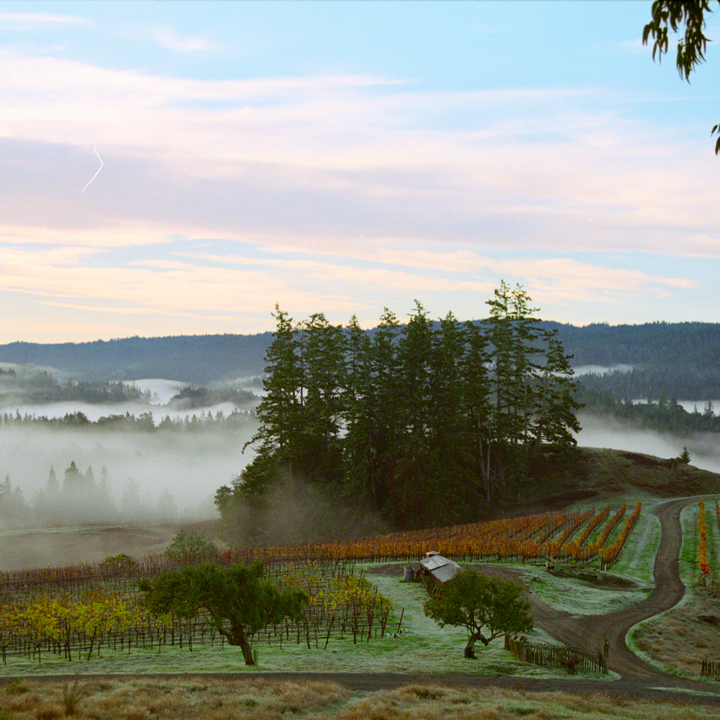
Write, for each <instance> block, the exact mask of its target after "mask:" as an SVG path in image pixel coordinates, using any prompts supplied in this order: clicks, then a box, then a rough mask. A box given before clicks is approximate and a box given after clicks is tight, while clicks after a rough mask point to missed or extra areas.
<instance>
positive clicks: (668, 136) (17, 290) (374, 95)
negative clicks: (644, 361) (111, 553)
mask: <svg viewBox="0 0 720 720" xmlns="http://www.w3.org/2000/svg"><path fill="white" fill-rule="evenodd" d="M650 5H651V3H650V0H636V1H635V2H628V0H619V1H617V2H612V1H606V2H578V1H569V2H554V1H552V0H545V1H543V2H540V1H537V0H535V1H533V2H522V1H521V0H516V1H514V2H507V1H506V2H491V1H489V0H488V1H480V2H432V1H430V0H426V1H413V0H406V1H404V2H385V1H383V2H373V0H365V1H364V2H350V1H346V0H340V1H338V2H333V1H332V0H322V1H320V2H311V1H307V2H301V1H298V2H290V1H287V2H232V1H231V0H228V1H224V2H212V1H209V0H205V1H204V2H172V1H168V2H132V1H130V0H123V1H122V2H111V1H108V0H103V1H102V2H90V1H86V2H63V1H62V0H54V1H53V2H34V1H33V0H22V1H21V2H10V1H7V2H3V1H2V0H0V188H1V191H0V309H1V312H2V323H0V343H9V342H14V341H28V342H47V343H58V342H81V341H90V340H96V339H110V338H121V337H130V336H135V335H139V336H164V335H193V334H206V333H212V334H215V333H243V334H249V333H257V332H263V331H266V330H271V329H272V328H273V327H274V322H275V321H274V319H273V316H272V313H273V311H274V309H275V306H276V304H277V305H279V306H280V308H282V309H283V310H285V311H286V312H288V313H289V314H290V316H291V317H293V318H294V319H295V320H302V319H304V318H307V317H309V316H310V315H311V314H313V313H320V312H322V313H324V314H325V315H326V317H327V318H328V319H329V320H330V321H331V322H333V323H346V322H347V321H348V320H349V319H350V317H351V316H352V315H356V316H357V317H358V319H359V321H360V324H361V325H363V326H364V327H372V326H373V325H375V324H376V323H377V321H378V319H379V317H380V315H381V314H382V312H383V309H384V308H386V307H387V308H390V309H391V310H393V311H394V312H395V313H396V314H397V316H398V317H399V318H400V319H401V320H404V319H406V318H407V317H408V314H409V313H411V312H412V310H413V307H414V301H415V300H419V301H420V302H421V303H422V304H423V305H424V306H425V308H426V309H427V310H428V312H429V314H430V316H431V317H433V318H440V317H443V316H445V315H446V314H447V313H448V312H450V311H452V312H453V313H454V314H455V316H456V317H458V318H459V319H461V320H465V319H475V318H480V317H485V316H486V315H487V305H486V301H487V300H488V299H490V298H491V297H492V295H493V290H494V289H495V288H497V287H498V285H499V284H500V282H501V281H502V280H504V281H505V282H507V283H509V284H510V285H511V286H513V287H514V286H515V285H516V284H519V285H521V286H522V287H523V288H524V289H525V290H526V291H527V292H528V293H529V294H530V296H531V297H532V299H533V301H534V304H535V306H536V307H538V308H539V312H538V316H539V317H542V318H543V319H549V320H556V321H559V322H568V323H572V324H575V325H586V324H588V323H596V322H607V323H610V324H612V325H615V324H622V323H631V324H636V323H644V322H654V321H668V322H682V321H706V322H719V321H720V307H719V304H718V299H720V290H719V289H718V288H719V285H718V277H719V276H720V202H718V192H717V190H718V178H719V177H720V158H717V157H716V156H715V155H714V152H713V149H714V139H713V138H711V136H710V129H711V128H712V126H713V125H714V124H715V123H716V122H719V121H720V103H719V102H718V92H719V91H718V88H719V84H718V79H719V77H720V55H718V52H717V49H716V48H715V47H714V45H713V44H712V43H711V44H710V46H709V47H708V52H707V62H706V63H705V64H704V65H702V66H701V67H700V68H699V69H698V71H697V73H696V74H695V75H694V76H693V78H692V82H691V83H690V84H688V83H686V82H683V81H682V80H681V79H680V77H679V75H678V73H677V71H676V69H675V65H674V57H671V56H668V57H666V58H665V59H664V60H663V62H662V63H658V62H653V59H652V52H651V49H650V48H648V47H643V45H642V43H641V36H642V29H643V26H644V25H645V23H646V22H648V20H649V19H650ZM718 27H720V13H718V17H713V18H711V19H710V21H709V23H708V31H707V32H708V35H709V36H710V37H711V39H712V38H713V37H717V35H718V34H719V33H717V31H716V30H717V28H718Z"/></svg>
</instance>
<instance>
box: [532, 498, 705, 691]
mask: <svg viewBox="0 0 720 720" xmlns="http://www.w3.org/2000/svg"><path fill="white" fill-rule="evenodd" d="M690 502H692V500H690V499H682V500H672V501H671V502H668V503H663V504H662V505H659V506H657V507H656V508H655V510H654V512H655V514H656V515H657V516H658V518H659V519H660V524H661V527H662V536H661V538H660V546H659V547H658V551H657V555H656V557H655V566H654V570H653V575H654V579H655V588H654V589H653V590H652V592H651V593H650V595H649V596H648V597H647V598H646V599H645V600H643V601H642V602H641V603H638V604H637V605H633V606H632V607H630V608H625V609H623V610H617V611H615V612H611V613H606V614H604V615H583V616H580V617H578V616H575V615H571V614H569V613H564V612H558V611H557V610H553V608H551V607H550V606H548V605H545V604H544V603H541V602H539V601H537V600H535V599H534V598H532V597H531V598H530V602H531V604H532V606H533V617H534V618H535V622H536V623H537V625H539V626H540V627H542V628H543V630H545V631H546V632H548V633H549V634H550V635H552V636H553V637H554V638H555V639H556V640H559V641H560V642H562V643H564V644H566V645H572V646H575V647H578V648H583V649H586V650H592V651H594V650H598V651H599V650H601V649H602V647H603V643H604V642H605V641H606V640H607V642H608V643H609V647H610V659H609V665H610V669H611V670H614V671H615V672H617V673H619V674H620V675H621V676H622V677H623V678H628V679H629V678H640V677H642V678H657V679H663V680H666V679H667V675H666V674H665V673H663V672H661V671H659V670H658V669H657V668H654V667H652V666H651V665H648V664H647V663H645V662H643V661H642V660H640V659H639V658H638V657H637V656H636V655H634V654H633V653H632V652H631V651H630V650H629V649H628V647H627V645H626V644H625V635H626V634H627V632H628V630H630V628H631V627H632V626H633V625H635V624H637V623H639V622H640V621H641V620H646V619H647V618H650V617H652V616H653V615H657V614H658V613H661V612H664V611H665V610H669V609H670V608H671V607H673V606H674V605H676V604H677V603H678V602H679V601H680V600H681V599H682V596H683V595H684V593H685V586H684V585H683V583H682V581H681V580H680V573H679V565H678V558H679V555H680V546H681V545H682V529H681V527H680V511H681V510H682V508H683V507H685V505H687V504H688V503H690Z"/></svg>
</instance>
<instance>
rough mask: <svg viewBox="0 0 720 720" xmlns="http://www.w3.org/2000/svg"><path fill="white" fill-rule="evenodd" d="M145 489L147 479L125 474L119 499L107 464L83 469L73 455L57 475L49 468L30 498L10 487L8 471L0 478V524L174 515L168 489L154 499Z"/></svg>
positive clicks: (45, 524)
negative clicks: (96, 472)
mask: <svg viewBox="0 0 720 720" xmlns="http://www.w3.org/2000/svg"><path fill="white" fill-rule="evenodd" d="M148 490H149V488H148V487H147V486H146V482H143V483H142V484H141V483H140V482H138V481H136V480H135V479H133V478H128V479H127V480H126V482H125V483H124V485H123V487H122V491H121V493H120V495H119V501H118V500H116V499H115V498H114V495H113V492H112V487H111V481H110V478H109V474H108V471H107V469H106V468H105V467H103V468H102V469H101V470H100V472H99V473H98V475H97V476H96V475H95V472H94V470H93V468H92V466H91V465H89V466H88V467H87V469H86V470H85V471H84V472H83V471H82V470H80V469H79V468H78V467H77V464H76V463H75V461H74V460H72V461H71V462H70V464H69V465H68V467H67V468H65V470H64V471H63V472H62V473H61V475H60V476H58V473H56V471H55V468H54V467H50V470H49V472H48V475H47V480H46V482H45V483H44V484H43V485H42V487H41V488H40V490H38V491H37V492H36V493H35V495H34V497H32V498H30V499H29V500H28V499H26V497H25V494H24V493H23V491H22V489H21V487H20V485H15V486H14V487H13V482H12V480H11V478H10V475H9V474H8V475H6V476H5V480H4V482H0V529H20V528H27V527H59V526H67V525H104V524H116V523H129V522H132V523H137V522H151V521H152V522H157V521H170V520H175V519H177V516H178V511H177V507H176V505H175V499H174V497H173V495H172V493H170V491H169V490H167V489H165V490H164V491H163V492H162V493H161V494H160V495H159V496H157V497H156V498H152V497H151V495H150V493H149V492H148Z"/></svg>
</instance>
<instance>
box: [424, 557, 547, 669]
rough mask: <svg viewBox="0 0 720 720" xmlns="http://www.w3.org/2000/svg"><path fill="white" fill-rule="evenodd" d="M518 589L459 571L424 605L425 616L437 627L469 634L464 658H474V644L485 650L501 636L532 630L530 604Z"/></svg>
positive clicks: (503, 581) (509, 582) (502, 581)
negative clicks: (448, 626) (465, 630)
mask: <svg viewBox="0 0 720 720" xmlns="http://www.w3.org/2000/svg"><path fill="white" fill-rule="evenodd" d="M521 594H522V586H521V585H519V584H518V583H516V582H512V581H508V580H498V579H497V578H493V577H487V576H486V575H481V574H480V573H478V572H476V571H475V570H473V569H472V568H462V569H461V570H458V572H457V573H456V574H455V576H454V577H453V578H452V579H451V580H448V581H447V582H446V583H445V584H443V585H442V586H438V587H437V588H436V589H435V591H434V592H433V594H432V596H431V597H430V599H429V600H428V601H427V602H426V603H425V614H426V615H427V616H428V617H431V618H432V619H433V620H435V622H437V624H438V625H440V627H444V626H445V625H455V626H458V627H465V628H467V629H468V631H469V632H470V637H469V638H468V643H467V646H466V647H465V657H467V658H475V642H476V641H477V640H480V642H481V643H482V644H483V645H485V646H486V647H487V645H489V644H490V641H491V640H493V639H494V638H496V637H500V636H501V635H504V634H505V633H521V632H529V631H530V630H532V627H533V619H532V617H531V615H530V605H529V603H528V602H527V601H526V600H523V599H522V598H521V597H520V595H521Z"/></svg>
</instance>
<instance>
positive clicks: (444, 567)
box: [420, 552, 460, 582]
mask: <svg viewBox="0 0 720 720" xmlns="http://www.w3.org/2000/svg"><path fill="white" fill-rule="evenodd" d="M420 564H421V565H422V566H423V567H424V568H425V569H426V570H427V571H428V572H429V573H430V574H431V575H432V576H433V577H434V578H435V579H436V580H438V581H439V582H447V581H448V580H450V578H451V577H453V576H454V575H455V573H456V572H457V571H458V570H459V569H460V566H459V565H458V564H457V563H456V562H455V561H454V560H450V559H448V558H446V557H443V556H442V555H440V554H439V553H437V552H429V553H426V555H425V557H424V558H423V559H422V560H421V561H420Z"/></svg>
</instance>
